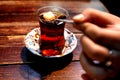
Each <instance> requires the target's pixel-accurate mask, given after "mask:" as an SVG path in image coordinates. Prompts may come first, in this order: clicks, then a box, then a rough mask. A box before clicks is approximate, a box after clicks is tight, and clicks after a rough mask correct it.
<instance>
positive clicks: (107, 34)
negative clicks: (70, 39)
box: [73, 9, 120, 80]
mask: <svg viewBox="0 0 120 80" xmlns="http://www.w3.org/2000/svg"><path fill="white" fill-rule="evenodd" d="M73 20H74V22H75V25H74V27H75V28H77V29H79V30H81V31H82V32H83V36H82V37H81V39H80V41H81V44H82V48H83V54H82V55H81V57H80V59H81V60H80V61H81V64H82V65H83V68H84V69H85V70H86V72H87V73H88V74H89V75H90V76H91V77H92V78H96V77H99V80H103V79H105V78H106V77H108V76H110V75H112V76H115V74H116V73H117V72H118V71H119V70H120V64H118V63H119V61H120V18H119V17H116V16H114V15H112V14H109V13H106V12H101V11H98V10H94V9H86V10H84V11H83V12H82V14H79V15H77V16H74V17H73ZM110 50H112V55H110ZM109 58H110V61H111V62H112V65H111V67H112V68H111V67H110V68H109V67H107V66H106V65H104V66H103V65H102V66H101V65H99V66H98V65H96V64H91V61H95V60H97V61H99V62H100V63H106V62H107V60H108V59H109ZM85 65H87V66H85ZM88 66H89V67H88ZM106 67H107V69H108V70H105V69H106Z"/></svg>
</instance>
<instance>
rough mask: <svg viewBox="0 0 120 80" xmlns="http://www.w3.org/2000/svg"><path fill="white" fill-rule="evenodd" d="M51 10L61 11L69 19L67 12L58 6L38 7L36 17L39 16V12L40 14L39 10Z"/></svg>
mask: <svg viewBox="0 0 120 80" xmlns="http://www.w3.org/2000/svg"><path fill="white" fill-rule="evenodd" d="M47 8H48V9H52V8H54V9H55V8H56V9H61V10H63V11H64V14H65V16H66V17H67V18H68V17H69V12H68V11H67V10H66V9H65V8H62V7H60V6H44V7H40V8H39V9H38V10H37V15H38V16H39V12H40V10H43V9H47ZM58 11H59V10H58Z"/></svg>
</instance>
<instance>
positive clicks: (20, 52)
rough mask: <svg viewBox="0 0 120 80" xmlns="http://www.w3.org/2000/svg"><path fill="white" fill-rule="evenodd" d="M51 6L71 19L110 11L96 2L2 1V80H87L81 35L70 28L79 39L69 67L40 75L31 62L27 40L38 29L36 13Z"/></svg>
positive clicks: (85, 0) (52, 0)
mask: <svg viewBox="0 0 120 80" xmlns="http://www.w3.org/2000/svg"><path fill="white" fill-rule="evenodd" d="M51 5H52V6H53V5H54V6H60V7H63V8H65V9H67V10H68V11H69V13H70V18H71V17H72V16H74V15H76V14H79V13H80V12H81V11H82V10H84V9H85V8H89V7H91V8H95V9H99V10H102V11H107V10H106V8H105V7H104V6H103V5H102V4H101V3H100V2H99V1H97V0H92V1H91V0H73V1H72V0H61V1H60V0H39V1H38V0H36V1H34V0H33V1H24V0H22V1H0V80H88V78H87V77H86V76H85V75H84V74H86V73H85V71H84V70H83V69H82V66H81V65H80V62H79V61H80V60H79V56H80V53H81V47H80V46H81V45H80V42H79V37H80V35H81V32H80V31H78V30H76V29H74V28H73V27H72V25H71V24H67V25H66V28H67V29H69V30H70V31H71V32H73V33H74V34H75V35H76V37H77V39H78V44H77V47H76V48H75V50H74V51H73V57H72V56H70V57H71V60H69V62H68V63H67V64H66V65H64V66H63V67H61V68H58V69H55V70H49V69H43V70H42V71H41V70H40V68H41V65H40V64H39V62H37V63H34V62H32V61H29V60H28V56H27V54H28V53H30V52H29V51H28V49H27V48H26V47H25V43H24V38H25V36H26V34H27V33H28V32H30V31H31V30H32V29H34V28H37V27H39V23H38V18H37V16H36V11H37V9H38V8H40V7H43V6H51ZM30 59H33V57H31V58H30ZM36 64H37V65H36ZM38 65H39V66H38ZM47 66H49V65H47ZM53 69H54V68H53ZM47 70H48V71H47Z"/></svg>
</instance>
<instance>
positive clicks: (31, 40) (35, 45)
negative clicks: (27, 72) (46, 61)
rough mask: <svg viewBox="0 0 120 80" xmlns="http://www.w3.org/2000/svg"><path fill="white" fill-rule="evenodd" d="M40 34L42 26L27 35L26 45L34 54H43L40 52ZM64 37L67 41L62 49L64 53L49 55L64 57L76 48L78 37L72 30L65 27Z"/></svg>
mask: <svg viewBox="0 0 120 80" xmlns="http://www.w3.org/2000/svg"><path fill="white" fill-rule="evenodd" d="M39 35H40V28H35V29H33V30H32V31H30V32H29V33H28V34H27V35H26V37H25V45H26V48H27V49H28V50H29V51H30V52H32V53H33V54H35V55H38V56H42V55H41V54H40V46H39ZM64 38H65V40H66V42H65V47H64V49H63V50H62V54H60V55H55V56H49V57H62V56H64V55H67V54H69V53H71V52H72V51H73V50H74V49H75V48H76V46H77V38H76V37H75V35H74V34H73V33H72V32H70V31H69V30H68V29H66V28H65V29H64ZM44 57H45V56H44Z"/></svg>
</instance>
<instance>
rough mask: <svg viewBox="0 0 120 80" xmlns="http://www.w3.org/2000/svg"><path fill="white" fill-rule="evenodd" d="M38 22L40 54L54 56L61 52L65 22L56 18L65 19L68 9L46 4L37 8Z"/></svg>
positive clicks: (63, 42) (63, 43)
mask: <svg viewBox="0 0 120 80" xmlns="http://www.w3.org/2000/svg"><path fill="white" fill-rule="evenodd" d="M38 16H39V24H40V32H41V33H40V40H39V44H40V54H42V55H43V56H55V55H60V54H62V50H63V48H64V45H65V39H64V28H65V22H62V21H58V20H56V19H66V18H67V17H68V16H69V14H68V11H67V10H65V9H64V8H61V7H56V6H46V7H42V8H40V9H38Z"/></svg>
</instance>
